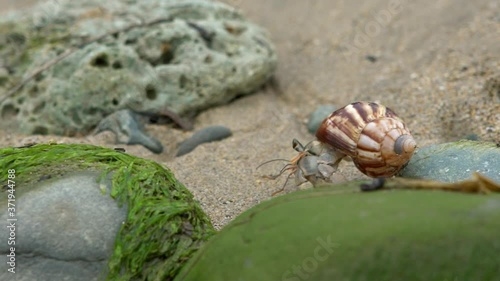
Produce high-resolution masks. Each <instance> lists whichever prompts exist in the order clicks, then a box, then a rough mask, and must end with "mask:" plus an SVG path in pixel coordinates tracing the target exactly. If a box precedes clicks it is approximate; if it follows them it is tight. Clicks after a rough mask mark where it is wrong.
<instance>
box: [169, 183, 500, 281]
mask: <svg viewBox="0 0 500 281" xmlns="http://www.w3.org/2000/svg"><path fill="white" fill-rule="evenodd" d="M358 190H359V186H358V184H357V183H350V184H346V185H338V186H331V187H324V188H316V189H312V190H307V191H302V192H294V193H291V194H287V195H285V196H281V197H278V198H274V199H272V200H270V201H267V202H264V203H262V204H259V205H258V206H256V207H254V208H252V209H250V210H248V211H246V212H245V213H243V214H242V215H240V216H239V217H238V218H237V219H235V220H234V221H233V222H232V223H231V224H229V225H228V226H227V227H225V228H224V229H223V230H222V231H221V232H220V233H219V234H218V235H216V236H214V237H213V238H212V239H211V240H210V241H209V242H207V243H206V244H205V245H204V246H203V247H202V248H201V249H200V250H199V251H198V252H197V253H196V255H194V257H193V258H192V259H191V260H190V262H189V263H188V264H187V265H186V266H185V267H184V268H183V270H182V271H181V273H180V274H179V275H178V276H177V278H176V279H175V280H176V281H181V280H183V281H187V280H204V281H210V280H240V281H245V280H260V281H265V280H294V281H297V280H315V281H318V280H325V281H331V280H422V281H424V280H425V281H428V280H498V277H499V276H500V266H499V265H500V255H499V253H500V239H498V237H499V235H500V196H499V195H497V194H495V195H488V196H485V195H471V194H461V193H451V192H442V191H434V192H429V191H411V190H392V191H379V192H372V193H360V192H358Z"/></svg>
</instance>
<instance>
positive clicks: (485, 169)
mask: <svg viewBox="0 0 500 281" xmlns="http://www.w3.org/2000/svg"><path fill="white" fill-rule="evenodd" d="M474 172H478V173H480V174H482V175H484V176H486V177H488V178H490V179H492V180H494V181H496V182H498V183H500V147H498V145H497V144H495V143H492V142H481V141H467V140H463V141H458V142H451V143H443V144H436V145H430V146H425V147H422V148H420V149H419V150H417V152H416V153H415V154H414V155H413V157H412V158H411V159H410V162H409V163H408V165H407V166H406V167H405V168H404V169H403V170H402V171H401V172H400V176H403V177H408V178H421V179H432V180H438V181H443V182H457V181H462V180H466V179H470V178H471V176H472V173H474Z"/></svg>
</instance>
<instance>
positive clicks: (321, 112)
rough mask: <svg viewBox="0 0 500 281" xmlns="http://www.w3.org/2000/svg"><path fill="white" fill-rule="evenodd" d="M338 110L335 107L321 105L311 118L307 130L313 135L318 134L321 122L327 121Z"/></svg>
mask: <svg viewBox="0 0 500 281" xmlns="http://www.w3.org/2000/svg"><path fill="white" fill-rule="evenodd" d="M335 110H337V107H336V106H335V105H331V104H329V105H320V106H318V107H317V108H316V110H315V111H314V112H313V113H311V115H310V116H309V122H308V123H307V130H308V131H309V133H311V134H313V135H314V134H316V131H317V130H318V128H319V126H320V125H321V122H323V120H325V118H326V117H328V115H330V114H331V113H332V112H334V111H335Z"/></svg>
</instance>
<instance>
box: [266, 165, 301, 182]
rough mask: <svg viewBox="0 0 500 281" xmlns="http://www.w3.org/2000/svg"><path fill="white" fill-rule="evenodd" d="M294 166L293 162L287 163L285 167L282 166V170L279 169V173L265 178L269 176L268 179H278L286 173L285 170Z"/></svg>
mask: <svg viewBox="0 0 500 281" xmlns="http://www.w3.org/2000/svg"><path fill="white" fill-rule="evenodd" d="M293 168H294V165H293V164H286V165H285V167H283V168H281V170H280V171H279V173H277V174H274V175H268V176H264V177H265V178H268V179H272V180H275V179H277V178H278V177H279V176H281V175H283V173H284V172H286V171H287V170H290V169H293Z"/></svg>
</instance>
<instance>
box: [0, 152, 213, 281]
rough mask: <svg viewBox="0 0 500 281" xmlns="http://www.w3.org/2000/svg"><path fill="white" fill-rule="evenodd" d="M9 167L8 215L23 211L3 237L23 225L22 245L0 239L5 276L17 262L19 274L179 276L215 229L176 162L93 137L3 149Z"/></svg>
mask: <svg viewBox="0 0 500 281" xmlns="http://www.w3.org/2000/svg"><path fill="white" fill-rule="evenodd" d="M0 170H1V171H2V172H3V173H2V175H1V181H2V185H3V189H2V197H1V199H0V206H1V210H0V217H1V218H2V220H3V221H7V219H8V218H15V219H17V221H12V222H13V223H15V227H14V228H13V229H7V228H5V227H3V228H2V229H1V230H0V234H1V237H4V238H6V237H10V236H11V233H13V232H14V233H15V239H14V241H15V244H13V245H11V244H8V243H7V241H6V240H2V241H4V242H5V243H1V244H0V252H1V258H0V260H1V261H2V262H1V263H2V268H3V269H4V270H2V272H1V273H0V279H2V280H7V279H9V278H11V275H9V274H11V273H10V272H8V268H10V266H11V265H13V266H14V267H15V270H16V277H17V280H102V279H108V280H172V279H173V277H174V276H175V275H176V273H177V272H178V271H179V269H180V268H181V267H182V266H183V264H184V263H185V262H186V261H187V260H188V259H189V257H190V256H191V255H192V254H193V253H194V252H195V251H197V249H198V248H199V247H200V246H201V245H202V243H204V241H205V240H207V239H208V238H209V237H210V236H211V235H212V234H213V233H214V229H213V227H212V225H211V223H210V221H209V219H208V217H207V216H206V215H205V214H204V212H203V211H202V210H201V208H200V207H199V205H198V204H197V202H195V201H194V199H193V196H192V195H191V193H190V192H189V191H188V190H187V189H186V188H185V187H184V186H183V185H182V184H181V183H180V182H178V181H177V180H176V179H175V178H174V176H173V174H172V173H171V172H170V171H169V170H168V169H165V168H164V167H162V166H160V165H159V164H157V163H155V162H153V161H149V160H145V159H141V158H138V157H134V156H131V155H128V154H126V153H122V152H118V151H114V150H112V149H108V148H102V147H96V146H92V145H66V144H53V145H51V144H40V145H35V146H32V147H24V148H4V149H0ZM9 179H11V180H13V181H14V183H13V182H8V180H9ZM9 184H10V185H9ZM9 199H11V201H8V200H9ZM12 200H14V201H12ZM8 203H11V204H15V206H12V205H9V206H8ZM8 207H11V208H14V209H8ZM10 247H15V249H14V257H15V258H14V262H15V263H14V264H11V265H9V264H8V263H7V262H10V261H11V258H12V257H9V256H8V255H9V254H10V253H12V249H11V248H10ZM49 269H50V270H49Z"/></svg>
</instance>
